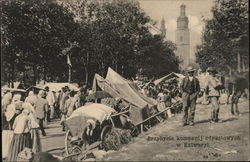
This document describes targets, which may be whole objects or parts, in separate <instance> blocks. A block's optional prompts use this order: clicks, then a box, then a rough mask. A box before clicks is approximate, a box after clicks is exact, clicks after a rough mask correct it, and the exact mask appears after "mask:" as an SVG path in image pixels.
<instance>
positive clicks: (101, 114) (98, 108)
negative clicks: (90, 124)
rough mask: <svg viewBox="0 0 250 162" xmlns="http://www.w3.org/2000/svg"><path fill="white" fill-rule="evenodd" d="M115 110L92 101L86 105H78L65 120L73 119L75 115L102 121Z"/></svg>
mask: <svg viewBox="0 0 250 162" xmlns="http://www.w3.org/2000/svg"><path fill="white" fill-rule="evenodd" d="M113 112H115V110H114V109H113V108H111V107H109V106H106V105H103V104H99V103H93V104H89V105H86V106H82V107H79V108H78V109H76V110H75V111H73V113H72V114H71V115H70V117H69V118H67V119H66V120H70V119H73V118H74V117H77V116H82V117H90V118H94V119H96V120H98V121H99V122H100V123H102V122H103V121H104V120H106V119H108V118H109V116H110V115H111V114H112V113H113Z"/></svg>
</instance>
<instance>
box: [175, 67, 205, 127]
mask: <svg viewBox="0 0 250 162" xmlns="http://www.w3.org/2000/svg"><path fill="white" fill-rule="evenodd" d="M194 72H195V69H193V68H192V67H188V68H187V74H188V75H187V76H186V77H185V78H184V79H183V80H182V82H181V85H180V90H181V93H182V101H183V111H184V117H183V126H186V125H188V124H189V125H191V126H193V125H194V115H195V106H196V99H197V95H198V94H199V92H200V83H199V80H198V79H197V78H196V77H194ZM189 110H190V113H189V112H188V111H189Z"/></svg>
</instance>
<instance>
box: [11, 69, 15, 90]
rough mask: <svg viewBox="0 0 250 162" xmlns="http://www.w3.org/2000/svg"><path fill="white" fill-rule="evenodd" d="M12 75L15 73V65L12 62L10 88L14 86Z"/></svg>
mask: <svg viewBox="0 0 250 162" xmlns="http://www.w3.org/2000/svg"><path fill="white" fill-rule="evenodd" d="M14 75H15V67H14V64H13V65H12V73H11V86H10V87H11V88H13V87H14Z"/></svg>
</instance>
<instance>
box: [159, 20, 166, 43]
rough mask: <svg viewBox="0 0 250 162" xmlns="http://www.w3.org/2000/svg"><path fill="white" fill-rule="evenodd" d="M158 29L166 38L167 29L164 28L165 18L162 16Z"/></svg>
mask: <svg viewBox="0 0 250 162" xmlns="http://www.w3.org/2000/svg"><path fill="white" fill-rule="evenodd" d="M160 31H161V35H162V37H163V38H164V39H166V33H167V29H166V26H165V20H164V18H163V17H162V19H161V27H160Z"/></svg>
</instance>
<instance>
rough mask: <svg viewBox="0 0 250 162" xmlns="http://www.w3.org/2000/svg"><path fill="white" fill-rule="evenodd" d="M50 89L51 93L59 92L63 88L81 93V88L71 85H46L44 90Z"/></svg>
mask: <svg viewBox="0 0 250 162" xmlns="http://www.w3.org/2000/svg"><path fill="white" fill-rule="evenodd" d="M47 86H48V87H49V89H50V90H51V91H54V92H58V91H59V90H62V87H65V86H68V87H69V89H70V90H73V91H79V88H78V87H76V86H75V85H73V84H70V83H46V84H45V85H44V86H43V88H45V87H47Z"/></svg>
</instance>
